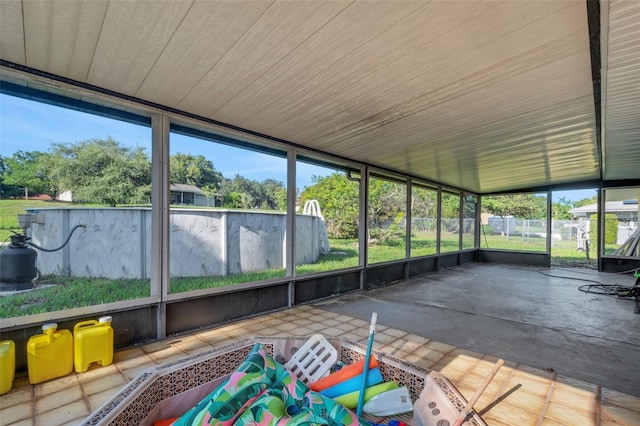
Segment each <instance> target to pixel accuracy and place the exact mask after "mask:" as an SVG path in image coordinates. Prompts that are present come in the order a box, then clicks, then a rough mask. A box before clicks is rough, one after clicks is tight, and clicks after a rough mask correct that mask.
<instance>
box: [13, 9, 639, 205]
mask: <svg viewBox="0 0 640 426" xmlns="http://www.w3.org/2000/svg"><path fill="white" fill-rule="evenodd" d="M637 8H638V2H636V1H635V0H632V1H626V2H625V1H620V2H613V3H612V4H611V6H610V7H609V8H608V11H609V12H611V22H609V23H608V33H607V34H606V35H608V38H603V40H608V41H607V42H608V54H609V57H610V58H611V60H610V61H609V62H607V61H606V58H603V61H604V62H603V65H606V66H607V81H606V87H603V93H606V95H607V99H606V120H603V123H606V126H607V127H606V128H605V132H604V135H605V138H604V139H605V141H606V142H605V145H604V147H605V149H604V154H605V156H604V158H605V161H606V163H605V165H604V167H602V166H601V158H600V157H601V150H600V147H599V146H598V138H597V130H598V129H597V120H596V113H597V111H598V108H597V107H596V105H595V104H594V91H593V83H592V77H593V76H592V72H591V58H590V44H589V36H590V34H589V25H588V19H587V5H586V2H582V1H567V2H565V1H558V2H536V1H533V2H515V1H514V2H509V1H507V2H496V1H473V2H456V1H446V2H445V1H431V2H429V1H423V2H421V1H407V2H402V1H377V2H351V1H313V2H302V1H301V2H290V1H282V2H280V1H274V2H268V1H246V2H245V1H176V0H170V1H100V0H93V1H77V0H66V1H18V0H2V1H1V2H0V35H1V44H0V56H1V59H2V60H4V61H8V62H11V63H14V64H18V65H23V66H26V67H29V68H33V69H36V70H39V71H44V72H47V73H51V74H55V75H58V76H61V77H65V78H69V79H72V80H76V81H78V82H81V83H86V84H90V85H94V86H98V87H101V88H105V89H108V90H111V91H114V92H117V93H121V94H124V95H127V96H132V97H136V98H139V99H142V100H145V101H149V102H154V103H157V104H161V105H165V106H168V107H171V108H175V109H179V110H182V111H185V112H187V113H190V114H195V115H198V116H202V117H206V118H209V119H213V120H217V121H220V122H224V123H228V124H230V125H233V126H239V127H241V128H244V129H247V130H250V131H252V132H258V133H262V134H265V135H269V136H271V137H275V138H281V139H284V140H287V141H290V142H293V143H295V144H298V145H303V146H307V147H309V148H312V149H317V150H322V151H325V152H328V153H331V154H335V155H339V156H342V157H346V158H351V159H354V160H358V161H362V162H366V163H369V164H372V165H377V166H381V167H384V168H387V169H390V170H396V171H401V172H406V173H408V174H411V175H414V176H417V177H423V178H425V179H429V180H435V181H437V182H440V183H443V184H446V185H451V186H454V187H458V188H463V189H466V190H469V191H473V192H478V193H489V192H498V191H505V190H514V189H520V188H531V187H539V186H546V185H557V184H564V183H572V182H581V181H591V180H598V179H600V178H601V173H602V171H603V169H604V177H605V178H607V179H639V178H640V167H638V163H640V161H639V160H640V149H639V148H640V146H639V144H640V139H639V137H638V135H639V134H640V131H639V129H638V126H639V124H638V123H640V120H639V119H638V113H639V111H640V107H639V106H638V105H639V103H640V102H639V101H638V99H639V95H638V90H640V85H639V84H638V79H639V78H640V77H639V75H640V73H639V72H638V66H639V64H640V62H639V60H638V49H636V50H635V51H634V50H633V46H634V44H635V45H636V46H637V37H638V34H639V33H638V19H640V12H639V11H638V10H637ZM605 19H606V17H605ZM622 33H624V34H622ZM634 37H635V38H634ZM603 50H605V51H606V50H607V49H603ZM633 52H635V55H634V54H633ZM634 67H635V68H634ZM634 70H635V73H634V72H633V71H634ZM609 126H611V127H609Z"/></svg>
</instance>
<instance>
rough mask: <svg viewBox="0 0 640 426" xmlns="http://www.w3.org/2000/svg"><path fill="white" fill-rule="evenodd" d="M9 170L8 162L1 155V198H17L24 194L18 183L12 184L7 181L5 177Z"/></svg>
mask: <svg viewBox="0 0 640 426" xmlns="http://www.w3.org/2000/svg"><path fill="white" fill-rule="evenodd" d="M6 172H7V163H6V160H5V157H3V156H2V155H0V198H2V199H7V198H17V197H20V196H22V195H23V194H24V191H23V190H22V188H20V187H19V186H17V185H10V184H8V183H6V181H5V179H4V177H5V173H6Z"/></svg>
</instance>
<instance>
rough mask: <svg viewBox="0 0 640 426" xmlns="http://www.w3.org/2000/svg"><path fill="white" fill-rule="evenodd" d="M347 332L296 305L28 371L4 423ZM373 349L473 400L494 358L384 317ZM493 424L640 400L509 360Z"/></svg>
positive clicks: (2, 399) (1, 411) (583, 422)
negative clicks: (273, 339) (193, 367)
mask: <svg viewBox="0 0 640 426" xmlns="http://www.w3.org/2000/svg"><path fill="white" fill-rule="evenodd" d="M318 332H319V333H322V334H324V335H325V336H342V337H346V338H350V339H352V340H356V341H360V342H362V343H366V341H367V336H368V332H369V324H368V323H367V322H365V321H363V320H360V319H355V318H352V317H349V316H346V315H340V314H337V313H333V312H329V311H325V310H323V309H321V308H318V307H313V306H298V307H295V308H291V309H287V310H284V311H279V312H275V313H271V314H267V315H262V316H259V317H255V318H250V319H246V320H242V321H237V322H234V323H231V324H228V325H224V326H220V327H216V328H214V329H209V330H206V331H200V332H198V333H192V334H187V335H182V336H179V337H171V338H168V339H166V340H162V341H159V342H154V343H150V344H147V345H143V346H139V347H135V348H131V349H126V350H122V351H119V352H116V353H115V354H114V363H113V364H112V365H109V366H106V367H101V366H98V365H95V364H94V365H92V367H91V368H90V369H89V371H87V372H85V373H81V374H76V373H73V374H70V375H68V376H65V377H62V378H59V379H55V380H51V381H48V382H45V383H40V384H37V385H30V384H29V381H28V378H27V377H26V374H21V375H18V376H17V377H16V379H15V380H14V382H13V387H12V390H11V391H10V392H9V393H7V394H5V395H2V396H0V425H33V426H39V425H47V426H56V425H78V424H81V423H82V421H83V419H84V418H85V417H86V416H88V415H89V414H90V413H91V412H93V411H94V410H96V409H97V408H98V407H100V406H101V405H102V404H103V403H105V402H106V401H108V400H109V399H110V398H111V397H112V396H113V395H114V394H115V393H116V392H117V391H118V390H119V389H120V388H121V387H122V386H123V385H125V384H126V383H127V382H128V381H130V380H131V379H133V378H134V377H136V376H137V375H138V374H139V373H140V372H142V371H143V370H145V369H146V368H147V367H150V366H153V365H158V364H164V363H167V362H170V361H173V360H177V359H180V358H182V357H184V356H186V355H194V354H198V353H200V352H203V351H206V350H209V349H211V347H212V346H217V345H220V344H224V343H229V342H232V341H235V340H239V339H241V338H244V337H247V336H273V335H294V336H310V335H312V334H314V333H318ZM374 348H375V349H376V350H379V351H382V352H386V353H388V354H391V355H394V356H396V357H401V358H404V359H406V360H407V361H410V362H412V363H415V364H418V365H420V366H423V367H427V368H430V369H434V370H437V371H440V372H442V373H443V374H445V375H446V376H447V377H448V378H449V379H450V380H451V381H452V382H453V383H454V384H455V386H456V387H457V388H458V390H459V391H460V392H461V393H462V394H463V395H464V396H465V398H467V399H470V398H471V397H472V395H473V394H474V393H475V391H476V389H477V388H478V387H480V385H481V383H482V382H483V381H484V378H485V377H486V375H487V374H488V373H489V371H490V370H491V368H492V367H493V365H494V364H495V362H496V361H497V360H496V359H495V358H493V357H489V356H485V355H483V354H480V353H475V352H470V351H467V350H462V349H458V348H456V347H454V346H450V345H447V344H444V343H440V342H436V341H432V340H429V339H427V338H425V337H421V336H418V335H415V334H410V333H407V332H405V331H403V330H398V329H393V328H389V327H385V326H384V322H381V323H378V326H377V327H376V335H375V342H374ZM475 409H476V411H478V412H479V413H480V414H481V415H482V417H483V418H484V419H485V421H486V422H487V424H489V425H491V426H494V425H495V426H501V425H505V426H516V425H517V426H527V425H531V426H537V425H544V426H561V425H562V426H570V425H576V426H578V425H579V426H589V425H627V426H632V425H640V398H637V397H634V396H630V395H626V394H622V393H620V392H615V391H612V390H609V389H606V388H602V387H600V386H597V385H596V384H589V383H585V382H581V381H578V380H575V379H572V378H569V377H562V376H559V375H557V374H555V373H553V372H550V371H544V370H538V369H534V368H531V367H528V366H526V365H521V364H516V363H513V362H510V361H509V360H505V364H504V366H503V367H502V368H501V369H500V371H499V372H498V374H497V375H496V377H495V378H494V379H493V380H492V381H491V383H490V385H489V386H488V388H487V390H486V391H485V392H484V393H483V395H482V396H481V397H480V399H479V401H478V403H477V404H476V405H475Z"/></svg>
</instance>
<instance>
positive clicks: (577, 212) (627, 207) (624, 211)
mask: <svg viewBox="0 0 640 426" xmlns="http://www.w3.org/2000/svg"><path fill="white" fill-rule="evenodd" d="M605 212H607V213H611V214H615V215H616V216H617V217H618V220H620V221H627V222H628V221H635V222H637V221H638V200H624V201H607V203H606V204H605ZM569 213H571V214H572V215H573V216H574V217H575V218H581V217H584V218H587V219H589V218H590V217H591V215H594V214H596V213H598V204H597V203H594V204H589V205H586V206H582V207H576V208H574V209H571V210H569Z"/></svg>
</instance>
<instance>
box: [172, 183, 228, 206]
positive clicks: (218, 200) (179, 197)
mask: <svg viewBox="0 0 640 426" xmlns="http://www.w3.org/2000/svg"><path fill="white" fill-rule="evenodd" d="M170 191H171V200H170V203H171V204H173V205H180V206H200V207H221V206H222V197H221V196H220V194H214V196H213V197H207V195H206V194H205V193H204V191H202V189H200V188H198V187H197V186H194V185H187V184H184V183H172V184H171V187H170Z"/></svg>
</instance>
